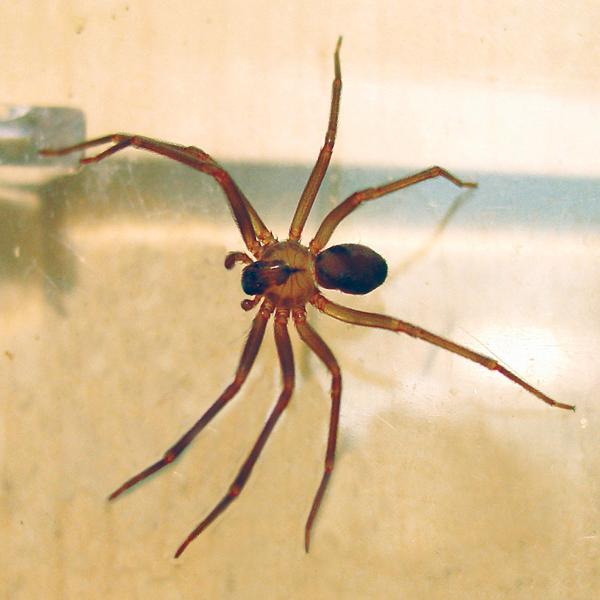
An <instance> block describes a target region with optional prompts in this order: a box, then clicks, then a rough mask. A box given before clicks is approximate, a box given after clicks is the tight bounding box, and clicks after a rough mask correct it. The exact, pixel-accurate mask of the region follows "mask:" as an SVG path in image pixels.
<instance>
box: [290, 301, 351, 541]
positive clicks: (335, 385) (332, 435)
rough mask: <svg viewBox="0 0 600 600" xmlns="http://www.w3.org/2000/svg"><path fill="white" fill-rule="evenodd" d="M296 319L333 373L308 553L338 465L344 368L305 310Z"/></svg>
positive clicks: (296, 313) (309, 522)
mask: <svg viewBox="0 0 600 600" xmlns="http://www.w3.org/2000/svg"><path fill="white" fill-rule="evenodd" d="M292 317H293V318H294V323H295V325H296V329H297V330H298V333H299V335H300V337H301V338H302V341H303V342H304V343H305V344H306V345H307V346H308V347H309V348H310V349H311V350H312V351H313V352H314V353H315V354H316V355H317V356H318V357H319V358H320V359H321V361H323V363H324V364H325V366H326V367H327V369H329V372H330V373H331V416H330V418H329V434H328V436H327V450H326V452H325V468H324V470H323V477H322V478H321V483H320V484H319V488H318V489H317V493H316V494H315V498H314V500H313V503H312V507H311V509H310V513H309V515H308V519H307V520H306V526H305V527H304V549H305V550H306V552H308V550H309V548H310V532H311V530H312V526H313V523H314V521H315V517H316V516H317V513H318V512H319V507H320V506H321V501H322V500H323V496H324V494H325V490H326V489H327V484H328V483H329V479H330V477H331V473H332V472H333V465H334V461H335V447H336V442H337V433H338V424H339V421H340V400H341V396H342V373H341V371H340V367H339V365H338V363H337V360H336V359H335V356H334V355H333V352H332V351H331V350H330V349H329V347H328V346H327V344H326V343H325V342H324V341H323V339H322V338H321V336H320V335H319V334H318V333H317V332H316V331H315V330H314V329H313V328H312V327H311V326H310V325H309V324H308V323H307V322H306V311H305V310H304V309H303V308H302V309H294V310H293V311H292Z"/></svg>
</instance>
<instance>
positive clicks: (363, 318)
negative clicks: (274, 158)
mask: <svg viewBox="0 0 600 600" xmlns="http://www.w3.org/2000/svg"><path fill="white" fill-rule="evenodd" d="M341 41H342V40H341V38H340V39H339V40H338V42H337V45H336V48H335V53H334V65H335V77H334V80H333V90H332V97H331V107H330V114H329V124H328V127H327V132H326V134H325V143H324V145H323V147H322V149H321V151H320V152H319V157H318V158H317V162H316V164H315V166H314V168H313V170H312V172H311V174H310V176H309V178H308V182H307V183H306V186H305V188H304V191H303V192H302V196H301V197H300V200H299V202H298V206H297V207H296V212H295V214H294V217H293V219H292V224H291V226H290V230H289V237H288V239H287V240H285V241H283V242H280V241H278V240H277V239H276V238H275V237H274V236H273V234H272V233H271V231H269V229H267V227H266V226H265V224H264V223H263V221H262V219H261V218H260V217H259V215H258V214H257V212H256V211H255V210H254V208H253V207H252V205H251V204H250V202H249V201H248V199H247V198H246V196H245V195H244V194H243V193H242V192H241V190H240V189H239V188H238V186H237V185H236V183H235V182H234V181H233V179H232V178H231V176H230V175H229V173H228V172H227V171H226V170H225V169H224V168H223V167H221V166H220V165H219V164H218V163H217V162H216V161H215V160H214V159H213V158H211V157H210V156H209V155H208V154H206V152H204V151H203V150H199V149H198V148H195V147H194V146H180V145H177V144H169V143H167V142H162V141H158V140H155V139H151V138H147V137H142V136H138V135H129V134H124V133H116V134H113V135H107V136H104V137H101V138H97V139H93V140H89V141H86V142H83V143H81V144H76V145H75V146H70V147H68V148H61V149H46V150H42V151H41V154H43V155H44V156H58V155H62V154H68V153H69V152H75V151H77V150H83V149H85V148H91V147H94V146H99V145H101V144H107V143H112V144H113V145H112V146H111V147H109V148H108V149H107V150H104V151H103V152H101V153H99V154H97V155H96V156H92V157H89V158H83V159H81V163H82V164H88V163H95V162H98V161H101V160H103V159H104V158H107V157H108V156H111V155H112V154H115V153H116V152H119V151H120V150H124V149H125V148H128V147H129V146H132V147H134V148H141V149H143V150H148V151H150V152H155V153H156V154H161V155H162V156H166V157H167V158H170V159H172V160H176V161H178V162H180V163H183V164H185V165H188V166H190V167H192V168H194V169H197V170H198V171H200V172H202V173H206V174H207V175H210V176H211V177H213V178H214V179H215V180H216V181H217V183H218V184H219V185H220V186H221V188H222V189H223V192H224V193H225V195H226V196H227V200H228V202H229V205H230V208H231V211H232V212H233V218H234V220H235V222H236V223H237V226H238V228H239V230H240V233H241V234H242V238H243V240H244V243H245V245H246V247H247V249H248V252H249V253H250V254H251V255H252V257H253V258H252V257H251V256H249V255H248V254H246V253H244V252H231V253H229V254H228V255H227V257H226V259H225V267H226V268H227V269H231V268H232V267H233V266H234V265H235V263H238V262H239V263H243V264H244V265H245V266H244V269H243V270H242V288H243V290H244V292H245V293H246V294H248V295H249V296H253V298H251V299H248V298H247V299H245V300H244V301H243V302H242V308H243V309H244V310H251V309H252V308H254V307H255V306H257V305H259V304H260V307H259V309H258V312H257V313H256V316H255V317H254V320H253V322H252V328H251V329H250V333H249V335H248V339H247V340H246V343H245V345H244V349H243V351H242V356H241V358H240V361H239V364H238V367H237V370H236V372H235V377H234V378H233V381H232V382H231V383H230V384H229V385H228V386H227V387H226V388H225V390H224V391H223V393H222V394H221V395H220V396H219V397H218V398H217V400H216V401H215V402H214V403H213V404H212V405H211V406H210V407H209V408H208V410H207V411H206V412H205V413H204V414H203V415H202V417H200V419H199V420H198V421H197V422H196V423H194V425H193V426H192V427H191V428H190V429H189V430H188V431H187V432H186V433H185V434H184V435H183V436H182V437H181V438H180V439H179V440H178V441H177V442H176V443H175V444H174V445H173V446H171V448H169V449H168V450H167V451H166V452H165V454H164V456H163V457H162V458H161V459H160V460H158V461H157V462H155V463H154V464H153V465H150V466H149V467H147V468H146V469H144V470H143V471H141V472H140V473H138V474H137V475H135V476H134V477H132V478H131V479H128V480H127V481H126V482H125V483H124V484H123V485H121V487H119V488H118V489H117V490H115V491H114V492H113V493H112V494H111V495H110V496H109V500H114V499H115V498H117V497H118V496H120V495H121V494H122V493H123V492H125V491H126V490H128V489H129V488H131V487H133V486H134V485H136V484H137V483H139V482H140V481H143V480H144V479H146V478H147V477H149V476H150V475H152V474H153V473H156V472H157V471H159V470H160V469H162V468H163V467H165V466H167V465H169V464H171V463H172V462H173V461H174V460H175V459H176V458H177V457H178V456H179V455H180V454H181V453H182V452H183V451H184V450H185V448H187V446H188V445H189V444H190V443H191V442H192V440H193V439H194V438H195V437H196V436H197V435H198V434H199V433H200V432H201V431H202V430H203V429H204V427H206V425H207V424H208V423H209V422H210V421H211V420H212V418H213V417H214V416H215V415H216V414H217V413H218V412H219V411H220V410H221V409H222V408H223V407H224V406H225V405H226V404H227V403H228V402H229V401H230V400H231V399H232V398H233V397H234V396H235V395H236V393H237V392H238V391H239V389H240V388H241V387H242V385H243V384H244V382H245V381H246V378H247V377H248V373H249V372H250V369H251V368H252V365H253V364H254V360H255V358H256V355H257V353H258V349H259V347H260V345H261V342H262V340H263V337H264V333H265V329H266V326H267V322H268V320H269V318H270V317H271V315H272V314H273V313H275V316H274V329H275V343H276V347H277V353H278V355H279V363H280V366H281V371H282V374H283V389H282V391H281V394H280V395H279V399H278V400H277V403H276V404H275V407H274V408H273V409H272V411H271V412H270V414H269V416H268V418H267V421H266V423H265V424H264V426H263V428H262V431H261V433H260V435H259V436H258V439H257V440H256V442H255V444H254V446H253V448H252V450H251V451H250V454H249V455H248V457H247V458H246V460H245V461H244V463H243V464H242V466H241V468H240V470H239V472H238V474H237V476H236V478H235V479H234V481H233V483H232V484H231V486H230V488H229V490H228V492H227V493H226V494H225V495H224V496H223V498H222V499H221V500H220V501H219V502H218V503H217V505H216V506H215V507H214V508H213V510H212V511H211V512H210V513H209V514H208V515H207V516H206V517H205V519H204V520H203V521H202V522H201V523H200V524H199V525H198V526H197V527H196V528H195V529H194V530H193V531H192V532H191V533H190V534H189V535H188V536H187V538H186V539H185V540H184V541H183V543H182V544H181V545H180V546H179V548H178V549H177V552H176V553H175V558H177V557H178V556H180V555H181V553H182V552H183V551H184V550H185V549H186V548H187V546H188V544H189V543H190V542H191V541H192V540H194V539H195V538H196V537H197V536H198V535H200V533H202V532H203V531H204V530H205V529H206V528H207V527H208V525H210V524H211V523H212V522H213V521H214V520H215V519H216V518H217V517H218V516H219V515H220V514H221V513H222V512H223V511H224V510H225V509H226V508H227V507H228V506H229V505H230V504H231V503H232V502H233V501H234V500H235V499H236V498H237V497H238V496H239V495H240V493H241V491H242V489H243V487H244V485H245V484H246V481H247V480H248V478H249V477H250V474H251V472H252V469H253V467H254V465H255V463H256V461H257V460H258V457H259V456H260V453H261V451H262V449H263V448H264V446H265V444H266V442H267V439H268V438H269V436H270V435H271V432H272V431H273V428H274V427H275V425H276V423H277V421H278V420H279V417H280V416H281V414H282V413H283V411H284V410H285V408H286V406H287V405H288V403H289V401H290V398H291V396H292V390H293V388H294V359H293V355H292V347H291V344H290V338H289V333H288V327H287V325H288V320H289V317H290V314H291V316H292V320H293V322H294V325H295V326H296V330H297V331H298V334H299V335H300V338H301V339H302V341H303V342H304V343H305V344H306V345H307V346H308V347H309V348H310V349H311V350H312V351H313V352H314V353H315V354H316V355H317V357H318V358H319V359H320V360H321V361H322V362H323V363H324V365H325V367H326V368H327V369H328V370H329V372H330V373H331V417H330V421H329V435H328V438H327V450H326V452H325V468H324V472H323V476H322V479H321V483H320V485H319V487H318V489H317V493H316V495H315V497H314V500H313V503H312V506H311V509H310V512H309V514H308V519H307V521H306V526H305V529H304V545H305V549H306V551H307V552H308V549H309V546H310V535H311V529H312V526H313V523H314V520H315V517H316V515H317V512H318V510H319V506H320V505H321V500H322V499H323V495H324V493H325V489H326V488H327V484H328V483H329V478H330V477H331V473H332V471H333V464H334V458H335V447H336V440H337V432H338V422H339V417H340V398H341V392H342V376H341V372H340V368H339V366H338V363H337V360H336V359H335V357H334V355H333V353H332V351H331V350H330V349H329V347H328V346H327V344H326V343H325V342H324V341H323V340H322V339H321V337H320V336H319V334H318V333H317V332H316V331H315V330H314V329H313V328H312V327H311V326H310V325H309V324H308V322H307V320H306V310H305V306H306V304H312V305H313V306H314V307H315V308H317V309H318V310H320V311H321V312H323V313H325V314H326V315H329V316H330V317H333V318H335V319H339V320H340V321H345V322H346V323H352V324H354V325H362V326H364V327H376V328H380V329H389V330H390V331H396V332H401V333H406V334H408V335H410V336H412V337H415V338H419V339H422V340H425V341H426V342H429V343H430V344H433V345H435V346H439V347H440V348H444V349H445V350H448V351H450V352H453V353H454V354H458V355H460V356H462V357H463V358H466V359H468V360H471V361H473V362H475V363H477V364H480V365H481V366H483V367H485V368H486V369H489V370H490V371H497V372H498V373H500V374H501V375H503V376H504V377H506V378H507V379H510V380H511V381H513V382H514V383H516V384H517V385H519V386H521V387H522V388H524V389H525V390H527V391H528V392H529V393H531V394H533V395H534V396H537V397H538V398H539V399H540V400H542V401H544V402H545V403H546V404H549V405H550V406H555V407H557V408H564V409H568V410H575V407H574V406H572V405H570V404H562V403H560V402H556V401H555V400H553V399H552V398H550V397H548V396H546V395H545V394H544V393H542V392H541V391H540V390H538V389H537V388H535V387H533V386H531V385H529V384H528V383H526V382H525V381H524V380H523V379H521V378H520V377H518V376H517V375H515V374H514V373H513V372H511V371H509V370H508V369H507V368H506V367H504V366H502V365H501V364H499V362H498V361H497V360H495V359H493V358H490V357H488V356H485V355H483V354H479V353H477V352H474V351H473V350H470V349H469V348H466V347H465V346H461V345H460V344H456V343H454V342H451V341H450V340H447V339H445V338H443V337H441V336H439V335H435V334H434V333H431V332H429V331H427V330H425V329H423V328H421V327H418V326H417V325H412V324H410V323H407V322H405V321H401V320H399V319H395V318H393V317H388V316H386V315H381V314H375V313H370V312H363V311H359V310H354V309H352V308H347V307H345V306H342V305H340V304H336V303H335V302H332V301H331V300H328V299H327V298H326V297H325V296H323V294H321V292H320V291H319V287H323V288H328V289H337V290H340V291H342V292H346V293H348V294H366V293H368V292H370V291H372V290H374V289H375V288H376V287H378V286H379V285H381V284H382V283H383V282H384V280H385V278H386V275H387V264H386V262H385V260H384V259H383V258H382V257H381V256H380V255H379V254H377V253H376V252H374V251H373V250H371V249H370V248H367V247H366V246H361V245H358V244H341V245H337V246H331V247H329V248H327V249H324V248H325V246H326V245H327V243H328V241H329V239H330V238H331V235H332V233H333V231H334V230H335V228H336V227H337V226H338V225H339V224H340V223H341V221H342V220H343V219H345V218H346V217H347V216H348V215H350V213H352V212H353V211H354V210H355V209H356V208H358V207H359V206H360V205H361V204H362V203H363V202H368V201H370V200H375V199H376V198H380V197H381V196H385V195H387V194H391V193H392V192H395V191H397V190H400V189H402V188H406V187H409V186H411V185H415V184H417V183H420V182H422V181H426V180H427V179H433V178H435V177H444V178H445V179H447V180H448V181H450V182H451V183H453V184H454V185H456V186H458V187H470V188H473V187H476V184H475V183H469V182H465V181H462V180H460V179H458V178H456V177H455V176H454V175H452V174H451V173H449V172H448V171H446V170H445V169H442V168H441V167H431V168H429V169H426V170H424V171H421V172H419V173H416V174H414V175H410V176H409V177H403V178H401V179H397V180H395V181H391V182H389V183H386V184H384V185H381V186H378V187H373V188H367V189H364V190H360V191H358V192H355V193H354V194H352V195H350V196H349V197H348V198H346V199H345V200H344V201H343V202H342V203H341V204H339V205H338V206H337V207H336V208H334V209H333V210H332V211H331V212H330V213H329V214H328V215H327V216H326V217H325V219H324V220H323V222H322V223H321V225H320V227H319V229H318V230H317V233H316V235H315V237H314V238H313V239H312V241H311V242H310V243H309V245H308V246H304V245H303V244H301V243H300V236H301V234H302V230H303V228H304V224H305V223H306V219H307V217H308V214H309V212H310V209H311V207H312V205H313V202H314V200H315V197H316V195H317V192H318V191H319V187H320V185H321V182H322V181H323V177H324V175H325V172H326V171H327V167H328V165H329V161H330V159H331V153H332V150H333V146H334V143H335V136H336V131H337V120H338V111H339V104H340V94H341V89H342V78H341V69H340V56H339V55H340V45H341Z"/></svg>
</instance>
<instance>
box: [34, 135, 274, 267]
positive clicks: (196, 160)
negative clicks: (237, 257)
mask: <svg viewBox="0 0 600 600" xmlns="http://www.w3.org/2000/svg"><path fill="white" fill-rule="evenodd" d="M111 143H112V144H113V146H111V147H110V148H107V149H106V150H104V151H103V152H100V153H99V154H97V155H95V156H90V157H87V158H82V159H81V161H80V162H81V164H89V163H96V162H99V161H101V160H104V159H105V158H108V157H109V156H112V155H113V154H116V153H117V152H119V151H121V150H124V149H125V148H128V147H130V146H132V147H134V148H140V149H142V150H148V151H149V152H154V153H156V154H160V155H161V156H165V157H167V158H170V159H172V160H175V161H177V162H180V163H183V164H184V165H187V166H188V167H192V168H193V169H196V170H197V171H200V172H202V173H206V174H207V175H210V176H211V177H213V178H214V179H215V181H216V182H217V183H218V184H219V185H220V186H221V189H222V190H223V192H224V193H225V195H226V196H227V200H228V201H229V206H230V207H231V211H232V213H233V218H234V220H235V222H236V223H237V226H238V227H239V230H240V233H241V234H242V238H243V240H244V243H245V244H246V247H247V248H248V250H250V252H252V253H253V254H254V255H255V256H257V255H258V254H260V241H263V242H266V243H268V242H272V241H273V240H274V238H273V235H272V233H271V232H270V231H269V230H268V228H267V227H266V225H265V224H264V223H263V222H262V220H261V218H260V217H259V215H258V213H257V212H256V211H255V210H254V207H253V206H252V205H251V204H250V201H249V200H248V199H247V198H246V196H245V195H244V194H243V193H242V191H241V190H240V189H239V187H238V186H237V184H236V183H235V181H233V179H232V177H231V175H229V173H228V172H227V171H226V170H225V169H224V168H223V167H221V165H219V164H218V163H217V162H216V161H215V160H214V159H213V158H212V157H210V156H209V155H208V154H206V152H204V151H203V150H200V149H199V148H196V147H194V146H187V147H186V146H179V145H178V144H170V143H168V142H163V141H160V140H155V139H152V138H148V137H144V136H141V135H131V134H128V133H114V134H111V135H105V136H103V137H100V138H96V139H93V140H88V141H86V142H82V143H80V144H75V145H74V146H68V147H66V148H58V149H50V148H47V149H44V150H40V154H41V155H42V156H62V155H64V154H69V153H70V152H77V151H79V150H85V149H86V148H93V147H95V146H101V145H104V144H111Z"/></svg>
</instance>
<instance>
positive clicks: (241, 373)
mask: <svg viewBox="0 0 600 600" xmlns="http://www.w3.org/2000/svg"><path fill="white" fill-rule="evenodd" d="M272 312H273V307H272V306H271V305H270V304H269V303H268V302H267V301H265V302H264V303H263V305H262V306H261V307H260V310H259V311H258V313H257V315H256V317H254V321H253V323H252V329H251V330H250V334H249V335H248V339H247V340H246V345H245V346H244V350H243V352H242V356H241V358H240V362H239V364H238V367H237V370H236V372H235V377H234V379H233V381H232V382H231V383H230V384H229V385H228V386H227V387H226V388H225V391H224V392H223V393H222V394H221V395H220V396H219V397H218V398H217V400H216V401H215V402H214V403H213V404H212V405H211V406H210V407H209V409H208V410H207V411H206V412H205V413H204V414H203V415H202V416H201V417H200V419H198V421H196V423H194V425H193V426H192V427H191V428H190V429H189V430H188V431H186V433H184V434H183V436H181V438H179V440H177V442H176V443H175V444H174V445H173V446H171V447H170V448H169V449H168V450H167V451H166V452H165V454H164V455H163V457H162V458H161V459H160V460H158V461H156V462H155V463H154V464H152V465H150V466H149V467H147V468H146V469H144V470H143V471H140V472H139V473H138V474H137V475H134V476H133V477H131V478H130V479H128V480H127V481H126V482H125V483H124V484H123V485H121V486H120V487H119V488H117V489H116V490H115V491H114V492H113V493H112V494H111V495H110V496H109V497H108V499H109V500H114V499H115V498H117V497H118V496H120V495H121V494H122V493H123V492H125V491H126V490H128V489H129V488H131V487H133V486H134V485H136V484H137V483H139V482H140V481H143V480H144V479H146V478H148V477H150V475H153V474H154V473H156V472H157V471H160V470H161V469H162V468H163V467H166V466H167V465H170V464H171V463H172V462H173V461H174V460H175V459H176V458H177V457H178V456H179V455H180V454H181V453H182V452H183V451H184V450H185V449H186V448H187V447H188V446H189V445H190V443H191V442H192V440H193V439H194V438H195V437H196V436H197V435H198V434H199V433H200V432H201V431H202V430H203V429H204V428H205V427H206V425H208V423H210V421H211V420H212V419H213V418H214V417H215V416H216V414H217V413H218V412H219V411H220V410H221V409H222V408H223V407H224V406H225V405H226V404H227V403H228V402H229V401H230V400H231V399H232V398H233V397H234V396H235V395H236V394H237V392H238V391H239V389H240V388H241V387H242V385H243V383H244V381H246V378H247V377H248V373H250V369H251V368H252V365H253V364H254V360H255V359H256V355H257V354H258V349H259V348H260V345H261V343H262V340H263V337H264V335H265V328H266V326H267V321H268V320H269V317H270V316H271V313H272Z"/></svg>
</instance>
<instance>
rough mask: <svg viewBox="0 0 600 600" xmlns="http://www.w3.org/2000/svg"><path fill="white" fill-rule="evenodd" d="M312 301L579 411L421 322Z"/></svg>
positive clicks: (331, 313) (333, 313)
mask: <svg viewBox="0 0 600 600" xmlns="http://www.w3.org/2000/svg"><path fill="white" fill-rule="evenodd" d="M311 303H312V304H313V305H314V306H316V307H317V308H318V309H319V310H320V311H322V312H324V313H325V314H326V315H329V316H330V317H333V318H334V319H339V320H340V321H345V322H346V323H352V324H354V325H362V326H364V327H377V328H380V329H389V330H390V331H396V332H399V333H407V334H408V335H410V336H412V337H415V338H419V339H421V340H425V341H426V342H429V343H430V344H433V345H434V346H438V347H440V348H443V349H444V350H448V351H449V352H452V353H454V354H458V355H459V356H462V357H463V358H466V359H468V360H471V361H473V362H475V363H477V364H479V365H481V366H482V367H485V368H486V369H489V370H490V371H496V372H498V373H500V375H503V376H504V377H506V378H507V379H510V380H511V381H512V382H514V383H516V384H517V385H519V386H521V387H522V388H523V389H524V390H527V391H528V392H529V393H530V394H533V395H534V396H536V397H537V398H539V399H540V400H542V401H543V402H545V403H546V404H549V405H550V406H555V407H556V408H564V409H565V410H573V411H574V410H575V406H573V405H572V404H563V403H562V402H557V401H556V400H553V399H552V398H550V397H549V396H546V394H544V393H543V392H541V391H540V390H538V389H537V388H535V387H533V386H532V385H530V384H529V383H527V382H526V381H524V380H523V379H521V378H520V377H518V376H517V375H515V374H514V373H513V372H512V371H509V370H508V369H507V368H506V367H504V366H502V365H501V364H500V363H499V362H498V361H497V360H496V359H494V358H490V357H489V356H485V355H484V354H479V353H477V352H474V351H473V350H470V349H469V348H466V347H465V346H461V345H460V344H456V343H455V342H452V341H450V340H448V339H446V338H444V337H441V336H439V335H436V334H435V333H431V332H430V331H427V330H426V329H423V328H422V327H418V326H417V325H412V324H411V323H407V322H406V321H401V320H400V319H394V318H393V317H388V316H386V315H380V314H376V313H369V312H363V311H360V310H354V309H352V308H348V307H346V306H341V305H340V304H336V303H335V302H331V300H328V299H327V298H325V297H324V296H323V295H322V294H316V295H315V297H314V298H312V299H311Z"/></svg>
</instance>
